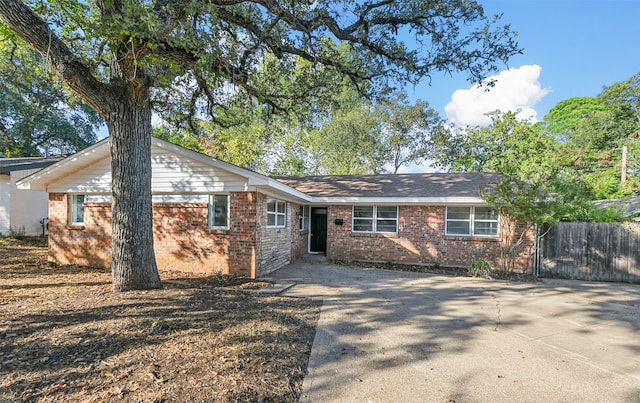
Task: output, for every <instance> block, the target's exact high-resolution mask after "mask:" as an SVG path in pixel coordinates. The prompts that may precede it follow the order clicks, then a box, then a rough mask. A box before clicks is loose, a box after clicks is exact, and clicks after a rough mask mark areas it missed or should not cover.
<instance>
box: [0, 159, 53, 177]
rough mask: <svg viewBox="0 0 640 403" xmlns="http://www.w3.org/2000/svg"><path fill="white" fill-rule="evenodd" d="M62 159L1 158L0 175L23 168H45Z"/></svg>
mask: <svg viewBox="0 0 640 403" xmlns="http://www.w3.org/2000/svg"><path fill="white" fill-rule="evenodd" d="M61 159H62V158H45V157H17V158H0V175H9V174H10V173H11V172H12V171H20V170H23V169H34V168H44V167H47V166H49V165H51V164H53V163H54V162H58V161H60V160H61Z"/></svg>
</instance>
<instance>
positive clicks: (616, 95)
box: [543, 74, 640, 199]
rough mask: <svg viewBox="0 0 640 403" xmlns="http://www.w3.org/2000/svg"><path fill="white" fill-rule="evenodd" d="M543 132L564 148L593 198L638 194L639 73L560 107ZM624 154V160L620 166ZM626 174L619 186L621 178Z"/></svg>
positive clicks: (569, 100)
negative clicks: (625, 178) (596, 94)
mask: <svg viewBox="0 0 640 403" xmlns="http://www.w3.org/2000/svg"><path fill="white" fill-rule="evenodd" d="M543 127H544V129H545V130H546V131H547V132H548V133H549V134H551V135H553V136H555V138H556V139H557V140H558V141H559V143H560V144H562V145H563V147H564V149H565V151H566V152H567V153H568V154H569V155H570V156H571V158H572V161H573V164H572V165H571V166H570V167H567V169H568V170H570V171H571V172H572V173H573V175H574V176H580V177H581V178H582V179H583V180H584V182H585V184H586V185H587V187H588V189H589V192H590V193H591V194H592V197H593V198H594V199H608V198H614V197H623V196H629V195H632V194H637V193H638V192H640V180H639V178H638V177H637V175H636V172H637V171H638V168H640V166H639V162H640V159H639V157H640V144H638V141H637V137H638V133H640V74H636V75H634V76H633V77H631V78H629V79H628V80H625V81H624V82H620V83H615V84H613V85H611V86H610V87H605V88H604V89H603V91H602V92H601V93H600V94H599V95H598V96H596V97H579V98H571V99H567V100H564V101H562V102H559V103H558V104H557V105H556V106H554V107H553V108H552V109H551V111H550V112H549V114H548V115H547V116H545V120H544V123H543ZM623 149H626V150H627V155H628V159H627V160H626V161H623V154H625V153H624V152H623ZM623 171H624V174H625V175H624V176H627V175H626V174H627V173H629V174H631V175H630V177H629V178H627V180H625V182H624V183H623V182H622V180H621V177H622V176H623Z"/></svg>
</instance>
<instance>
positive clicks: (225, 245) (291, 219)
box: [49, 192, 533, 277]
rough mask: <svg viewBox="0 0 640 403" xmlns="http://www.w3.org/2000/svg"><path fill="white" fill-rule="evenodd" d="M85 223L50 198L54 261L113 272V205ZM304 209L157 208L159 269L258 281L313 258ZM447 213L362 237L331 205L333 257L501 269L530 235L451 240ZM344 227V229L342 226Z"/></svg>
mask: <svg viewBox="0 0 640 403" xmlns="http://www.w3.org/2000/svg"><path fill="white" fill-rule="evenodd" d="M84 207H85V208H84V210H85V211H84V224H83V225H73V226H72V225H68V222H69V217H68V215H69V208H68V195H66V194H63V193H51V194H50V195H49V260H50V261H51V262H54V263H56V264H61V265H66V264H81V265H89V266H98V267H109V266H110V265H111V205H110V204H109V203H85V205H84ZM299 209H300V206H299V205H298V204H296V203H287V220H286V227H285V228H267V226H266V222H267V218H266V216H267V196H266V195H264V194H262V193H256V192H235V193H231V194H230V228H229V230H213V229H208V228H207V215H208V211H207V204H206V203H158V204H154V207H153V217H154V241H155V253H156V260H157V263H158V268H159V269H160V270H178V271H188V272H194V273H204V274H212V273H224V274H228V273H234V274H241V275H246V276H250V277H257V276H260V275H264V274H267V273H269V272H271V271H273V270H276V269H278V268H280V267H282V266H284V265H286V264H288V263H290V262H291V261H292V260H296V259H299V258H300V257H302V256H303V255H304V254H305V253H306V252H307V245H308V237H309V231H306V230H305V231H301V230H300V229H299V215H298V212H299ZM445 211H446V209H445V207H443V206H436V207H433V206H400V207H399V217H398V233H397V234H355V233H352V231H351V228H352V226H351V224H352V220H351V213H352V207H351V206H329V208H328V216H327V257H328V258H329V259H331V260H342V261H371V262H394V263H404V264H425V265H439V266H456V267H468V266H469V264H470V263H471V262H472V261H473V260H475V259H487V260H488V261H489V262H490V263H491V265H492V266H493V267H499V266H500V263H501V259H502V257H501V252H502V248H501V245H503V244H504V243H505V242H506V241H507V239H509V237H510V239H511V240H512V241H513V240H517V238H518V237H519V235H520V233H521V231H522V228H521V227H519V228H518V227H514V228H510V229H507V228H508V226H505V225H501V227H502V228H501V237H500V238H483V237H454V236H445V234H444V232H445V228H444V225H445ZM338 218H341V219H343V220H344V224H343V225H336V224H335V223H334V222H335V220H336V219H338ZM532 249H533V232H532V231H529V232H528V233H527V234H526V237H525V242H523V244H522V245H520V246H519V247H518V248H517V258H516V266H517V267H518V268H521V269H524V270H529V269H530V268H531V267H532V263H533V259H532V252H533V250H532Z"/></svg>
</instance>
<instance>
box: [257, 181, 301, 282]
mask: <svg viewBox="0 0 640 403" xmlns="http://www.w3.org/2000/svg"><path fill="white" fill-rule="evenodd" d="M258 205H259V206H260V211H261V212H262V215H263V217H264V219H262V220H261V221H260V222H261V223H264V225H263V227H262V231H261V238H260V243H258V248H259V250H260V259H259V264H258V273H257V274H258V275H264V274H267V273H270V272H272V271H274V270H277V269H279V268H280V267H282V266H285V265H287V264H289V263H291V232H292V231H293V229H294V228H293V227H292V226H291V221H292V220H291V216H292V211H291V206H292V204H291V203H287V208H286V214H287V215H286V220H285V228H277V227H267V225H266V222H267V218H266V217H267V196H266V195H264V194H261V193H260V194H258Z"/></svg>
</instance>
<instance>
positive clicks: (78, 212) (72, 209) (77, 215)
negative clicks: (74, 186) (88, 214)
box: [69, 195, 84, 225]
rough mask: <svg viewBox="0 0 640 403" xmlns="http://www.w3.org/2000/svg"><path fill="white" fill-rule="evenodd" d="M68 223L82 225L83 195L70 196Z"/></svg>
mask: <svg viewBox="0 0 640 403" xmlns="http://www.w3.org/2000/svg"><path fill="white" fill-rule="evenodd" d="M69 223H70V224H72V225H73V224H83V223H84V195H71V197H70V198H69Z"/></svg>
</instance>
